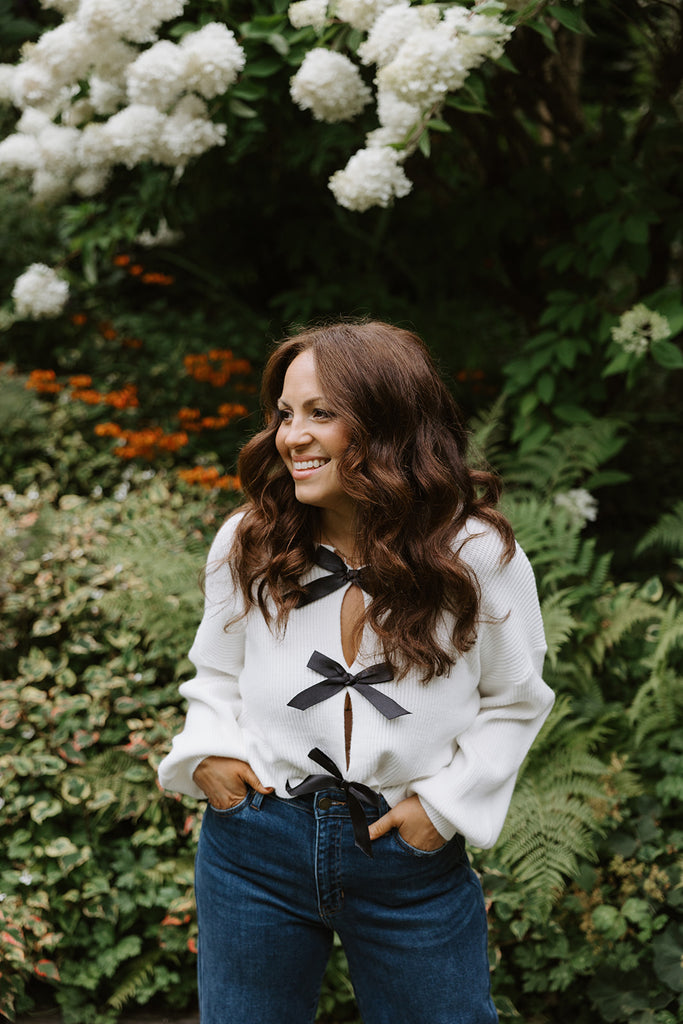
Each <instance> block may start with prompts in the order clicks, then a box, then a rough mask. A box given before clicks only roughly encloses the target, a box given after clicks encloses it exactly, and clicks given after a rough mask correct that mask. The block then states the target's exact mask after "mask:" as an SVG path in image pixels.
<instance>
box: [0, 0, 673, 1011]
mask: <svg viewBox="0 0 683 1024" xmlns="http://www.w3.org/2000/svg"><path fill="white" fill-rule="evenodd" d="M510 6H513V5H510ZM514 6H515V7H516V8H518V15H519V18H520V24H519V27H518V28H517V31H516V32H515V34H514V36H513V38H512V40H511V42H510V44H509V46H508V47H507V50H506V56H505V58H503V59H501V61H499V62H498V63H497V64H495V65H494V64H492V63H490V62H489V63H488V64H486V65H484V66H483V67H482V68H481V69H479V70H478V71H477V72H475V73H473V74H472V75H471V76H470V78H469V79H468V83H467V87H466V88H465V89H463V90H462V91H461V92H460V93H458V94H455V95H453V96H451V97H450V98H449V100H448V102H447V105H446V107H445V108H444V111H443V115H442V117H443V124H442V125H441V126H440V127H438V128H427V129H425V132H424V136H423V138H422V140H421V144H420V147H419V149H418V150H417V152H416V153H415V154H414V155H413V156H412V157H410V158H409V161H408V165H407V169H408V171H409V174H410V176H411V178H412V180H413V181H414V190H413V192H412V193H411V195H410V196H408V197H407V198H405V199H402V200H400V201H398V202H397V203H396V204H395V206H393V207H392V208H390V209H372V210H369V211H368V212H366V213H363V214H359V213H352V212H349V211H347V210H344V209H342V208H340V207H339V206H337V205H336V204H335V202H334V199H333V197H332V195H331V193H330V192H329V190H328V189H327V180H328V178H329V176H330V174H331V173H332V172H334V171H335V170H336V169H337V168H338V167H340V166H342V165H343V164H344V163H345V162H346V159H347V158H348V156H349V155H350V154H351V152H352V151H353V150H354V149H355V148H356V147H357V146H358V144H359V142H360V140H362V137H363V134H364V132H365V131H366V130H368V128H370V127H372V124H371V123H370V115H362V116H361V117H360V118H359V119H358V120H357V121H356V122H354V123H352V124H338V125H322V124H319V123H317V122H314V121H313V120H312V119H311V117H310V115H309V114H307V113H304V112H302V111H300V110H299V109H298V108H296V107H295V106H294V104H293V103H292V102H291V101H290V99H289V95H288V87H289V79H290V77H291V75H292V74H293V72H294V71H295V70H296V67H297V66H298V65H299V64H300V62H301V60H302V59H303V56H304V54H305V53H306V52H307V51H308V49H310V47H311V46H312V45H314V43H315V36H314V34H313V32H312V30H308V29H303V30H296V31H295V30H294V29H292V28H291V26H290V25H289V23H288V21H287V17H286V12H287V4H286V2H282V0H276V2H274V3H269V4H266V3H262V2H255V3H246V2H233V0H192V2H190V3H188V4H187V6H186V10H185V14H184V16H183V19H182V21H179V22H175V23H170V24H169V25H168V26H166V31H167V34H168V37H169V38H177V37H178V36H179V35H181V34H182V32H183V31H185V30H186V29H187V27H188V24H189V25H191V27H197V26H198V25H200V24H202V23H204V22H207V21H210V20H219V21H224V22H225V23H226V24H227V25H229V26H230V27H231V28H232V29H233V30H234V31H235V33H236V35H237V38H238V39H239V41H240V44H241V45H242V46H243V47H244V49H245V50H246V53H247V64H246V67H245V70H244V72H243V73H242V75H241V76H240V79H239V82H238V84H237V85H236V86H235V87H234V88H233V89H232V90H231V91H230V95H229V97H225V98H224V99H221V98H219V99H217V100H216V101H215V110H214V113H215V116H216V117H218V118H219V119H220V120H223V121H225V122H226V123H227V124H228V137H227V142H226V145H225V146H224V147H222V148H220V149H216V150H213V151H211V152H209V153H207V154H206V155H205V156H203V157H202V158H201V159H199V160H197V161H196V162H195V163H193V164H190V165H189V166H188V167H187V169H186V170H185V172H184V174H183V175H182V177H180V179H179V180H174V176H173V172H172V171H170V170H168V169H164V168H160V167H158V166H154V165H151V164H143V165H139V166H137V167H135V168H133V169H131V170H125V169H123V168H119V169H118V170H117V172H116V173H115V175H114V177H113V178H112V181H111V183H110V185H109V187H108V189H107V191H106V192H105V193H103V194H102V195H101V196H99V197H97V198H95V199H92V200H88V201H83V200H78V199H76V198H70V199H67V200H65V201H63V202H61V203H60V204H59V205H57V206H55V207H48V206H45V205H39V204H36V203H35V202H34V201H33V200H32V198H31V196H30V194H29V191H28V189H27V187H26V186H25V184H24V183H22V182H21V181H20V180H12V181H4V182H3V187H2V191H1V192H0V237H2V240H3V244H2V246H0V297H1V300H2V301H4V300H5V299H7V300H8V297H9V295H10V293H11V289H12V285H13V282H14V280H15V279H16V277H17V276H18V274H19V273H21V271H22V270H23V269H24V268H25V267H26V266H27V265H29V264H30V263H32V262H34V261H43V262H46V263H49V264H51V265H54V266H58V267H59V268H60V269H61V271H62V272H63V273H64V274H65V275H66V276H67V277H68V279H69V282H70V286H71V298H70V301H69V305H68V307H67V309H66V310H65V312H64V314H63V315H62V316H60V317H59V318H57V319H54V320H49V321H16V322H14V323H13V324H12V325H11V326H10V327H9V328H8V329H6V330H5V331H4V332H3V333H2V334H0V346H1V349H0V351H1V357H0V358H1V359H2V361H3V364H4V365H3V367H2V370H1V371H0V538H1V544H0V566H1V568H2V571H1V572H0V608H1V609H2V616H3V632H4V643H3V647H2V649H0V677H2V679H4V682H2V683H1V684H0V685H1V686H2V710H1V712H0V770H1V771H2V798H1V799H0V828H1V830H2V836H3V839H2V843H3V847H2V849H3V853H2V860H1V861H0V893H2V896H3V898H2V901H1V902H0V933H1V938H0V959H1V960H2V965H1V966H0V1013H2V1012H4V1013H5V1014H8V1015H9V1016H10V1017H11V1016H12V1015H13V1013H14V1012H16V1011H19V1012H28V1011H29V1010H31V1009H33V1008H35V1007H36V1006H39V1007H40V1006H51V1005H54V1002H55V1000H56V1002H57V1005H58V1006H59V1008H60V1012H61V1014H62V1017H63V1020H64V1022H65V1024H90V1022H92V1024H107V1022H113V1021H115V1020H117V1019H118V1017H119V1016H120V1014H121V1013H122V1012H123V1011H124V1010H125V1009H130V1008H131V1007H135V1006H156V1007H164V1008H166V1009H171V1010H172V1009H173V1008H185V1007H188V1006H189V1007H191V1006H192V1005H194V1002H193V1001H194V998H195V996H194V950H195V946H194V935H195V931H194V929H195V927H196V926H195V920H194V910H193V906H192V897H191V861H192V852H193V846H194V842H195V840H196V835H197V830H198V827H199V822H200V812H199V811H198V809H197V806H196V805H195V804H194V803H193V802H192V801H189V800H186V799H184V798H183V799H178V800H174V799H173V798H172V797H169V796H168V795H163V794H161V793H160V792H159V791H158V789H157V787H156V783H155V769H156V765H157V764H158V761H159V759H160V757H161V756H162V754H163V752H164V750H165V749H167V746H168V742H169V740H170V737H171V736H172V734H173V733H174V731H176V730H177V729H178V728H179V724H180V721H181V716H182V709H181V708H180V707H179V705H178V699H177V686H178V683H179V681H180V680H181V679H182V678H183V677H184V676H185V675H186V673H187V672H188V670H189V665H188V663H187V661H186V652H187V650H188V649H189V646H190V643H191V638H192V635H193V632H194V628H195V626H196V622H197V619H198V615H199V612H200V606H201V592H200V590H199V586H198V582H197V580H198V574H199V572H200V570H201V566H202V562H203V559H204V557H205V552H206V550H207V546H208V543H209V540H210V537H211V535H212V534H213V532H214V531H215V529H216V528H217V526H218V525H219V523H220V521H221V519H222V517H223V515H224V514H225V513H226V511H227V510H228V509H229V507H230V506H231V504H233V503H234V501H236V500H238V497H239V496H238V495H237V494H235V493H234V492H235V488H236V487H237V486H238V482H237V481H236V480H235V478H234V473H235V457H236V452H237V450H238V448H239V445H240V443H241V442H242V440H243V439H244V438H245V437H246V436H247V435H248V433H249V432H251V431H252V430H253V429H254V428H255V426H256V422H257V412H256V407H257V387H258V375H259V369H260V367H261V365H262V363H263V360H264V358H265V356H266V354H267V352H268V350H269V348H270V345H271V343H272V342H273V341H274V340H276V339H278V338H279V337H281V336H282V335H283V334H284V333H286V332H287V331H289V330H291V329H292V328H294V327H296V325H298V324H303V323H308V322H310V321H311V320H315V319H317V318H337V317H340V316H364V315H370V316H373V317H379V318H385V319H387V320H390V321H391V322H393V323H397V324H400V325H402V326H408V327H412V328H414V329H416V330H417V331H418V333H420V334H421V335H422V336H423V337H424V338H425V340H426V341H427V342H428V344H429V345H430V347H431V349H432V351H433V352H434V353H435V355H436V356H437V358H438V360H439V362H440V364H441V366H442V368H443V370H444V372H445V373H446V375H447V376H448V378H449V379H450V381H451V382H452V385H453V388H454V391H455V394H456V397H457V398H458V400H459V402H460V403H461V405H462V407H463V409H464V410H465V412H466V414H467V415H468V417H469V418H470V421H471V424H472V435H473V436H472V440H473V450H474V451H476V452H478V453H479V457H482V458H483V457H485V458H486V459H488V461H489V463H490V464H491V465H493V466H494V467H495V468H496V469H497V470H499V471H500V472H501V473H502V474H503V476H504V478H505V480H506V481H507V498H506V510H507V512H508V514H509V515H510V517H511V519H512V521H513V524H514V525H515V528H516V531H517V534H518V537H519V539H520V542H521V543H522V545H523V546H524V547H525V549H526V550H527V552H528V554H529V556H530V558H531V560H532V563H533V565H534V568H535V571H536V574H537V579H538V582H539V590H540V594H541V598H542V602H543V611H544V619H545V622H546V628H547V631H548V636H549V644H550V652H549V658H548V673H547V676H548V681H549V682H550V684H551V685H552V686H554V688H555V689H556V690H557V692H558V695H559V699H558V704H557V708H556V710H555V711H554V713H553V716H552V718H551V719H550V721H549V723H548V725H547V727H546V729H545V731H544V733H543V734H542V736H541V738H540V740H539V742H538V744H537V746H536V747H535V749H534V751H533V752H532V755H531V756H530V758H529V760H528V762H527V764H526V766H525V769H524V772H523V774H522V776H521V779H520V784H519V787H518V790H517V794H516V796H515V802H514V805H513V809H512V811H511V814H510V818H509V821H508V824H507V827H506V831H505V833H504V835H503V837H502V839H501V841H500V843H499V844H498V846H497V847H496V848H495V849H494V850H493V851H491V852H488V853H485V854H484V853H477V852H475V855H474V856H475V864H476V866H477V868H478V870H480V871H481V873H482V879H483V883H484V888H485V891H486V894H487V899H488V902H489V914H490V922H491V948H492V968H493V974H492V978H493V985H494V994H495V997H496V1002H497V1005H498V1007H499V1012H500V1015H501V1019H502V1020H510V1021H514V1020H523V1021H525V1022H526V1024H545V1022H552V1024H569V1022H572V1024H573V1022H574V1021H576V1020H581V1021H583V1022H586V1024H602V1022H603V1021H606V1022H616V1024H676V1022H677V1021H679V1020H680V1019H681V1013H683V1008H682V1004H681V992H682V991H683V977H682V974H681V954H682V953H683V913H682V908H681V901H682V899H683V897H682V896H681V893H682V892H683V889H682V887H681V853H680V850H681V826H680V818H679V812H678V810H677V808H678V807H679V806H680V798H681V796H682V795H683V787H682V784H681V778H682V777H683V774H682V771H681V769H682V768H683V744H682V742H681V728H680V726H681V703H682V696H681V687H680V668H681V639H682V638H683V612H682V609H681V558H682V556H683V521H682V518H681V511H682V509H681V487H680V480H681V475H680V461H681V451H680V441H679V437H680V412H679V410H680V406H681V383H680V381H681V374H680V369H681V366H683V356H682V355H681V351H680V332H681V330H682V329H683V303H682V293H681V278H682V274H683V231H682V228H683V205H682V204H681V201H680V200H681V195H682V194H683V187H682V186H683V181H682V178H683V133H682V132H681V120H682V118H683V89H682V79H683V4H681V3H680V2H679V0H670V2H649V0H620V2H619V3H616V2H614V0H593V2H592V3H590V4H586V5H585V6H584V5H581V4H575V3H572V2H560V3H557V4H554V5H553V4H547V3H544V2H536V3H529V4H524V3H519V4H516V5H514ZM58 22H59V18H58V17H57V15H56V14H55V12H54V11H45V10H43V9H42V8H41V7H40V5H39V4H38V3H37V2H36V0H23V2H9V0H0V61H4V62H9V63H12V62H14V61H16V60H17V58H18V53H19V48H20V46H21V45H22V44H23V43H24V42H25V41H26V40H30V39H36V38H37V37H38V36H39V34H40V32H41V31H43V30H44V29H45V28H47V27H50V26H53V25H55V24H57V23H58ZM340 45H341V44H340ZM343 45H345V46H347V47H348V48H349V49H350V50H353V49H354V47H355V46H357V45H358V39H356V38H354V35H353V33H350V34H348V35H347V36H346V37H345V38H344V40H343ZM15 121H16V111H13V110H12V109H11V108H5V109H3V110H1V111H0V131H1V132H2V133H4V134H6V133H10V132H11V131H12V130H13V126H14V123H15ZM161 221H165V222H166V223H167V224H168V225H169V227H170V228H171V229H172V230H173V231H177V232H180V233H181V238H180V240H179V241H177V242H176V243H175V244H173V245H169V246H156V247H154V248H149V247H146V246H144V245H142V244H140V242H139V241H136V239H138V237H139V235H140V233H141V232H142V231H151V232H155V231H156V230H157V228H158V225H159V223H160V222H161ZM637 303H644V304H645V305H646V306H647V307H648V308H649V309H651V310H653V311H658V312H660V313H661V314H662V315H665V316H666V317H667V319H668V322H669V325H670V328H671V335H670V338H669V339H667V340H665V341H659V342H652V344H650V345H649V346H648V349H647V351H645V352H640V353H634V352H631V353H629V352H626V351H624V349H623V348H620V347H619V345H618V344H617V343H616V342H615V340H614V339H613V337H612V334H611V330H612V328H613V327H614V326H615V325H616V324H617V323H618V321H619V318H620V316H621V315H622V314H623V313H624V312H626V311H627V310H629V309H630V308H632V307H633V306H634V305H635V304H637ZM7 308H9V305H8V307H7ZM576 491H579V492H580V493H581V495H583V497H582V499H581V500H582V501H584V506H583V507H584V511H585V509H586V508H588V509H589V510H591V508H592V512H591V514H593V513H595V518H590V517H588V516H587V515H585V514H584V515H582V514H581V512H580V510H579V511H578V512H577V510H576V507H575V506H571V502H570V503H569V505H568V504H567V501H566V496H567V494H570V493H572V492H576ZM586 495H588V499H594V502H595V501H596V502H597V506H595V504H594V502H593V506H591V505H590V501H589V505H588V506H586V505H585V500H586ZM558 497H560V498H561V499H564V500H560V502H558V501H557V500H556V499H557V498H558ZM320 1014H321V1019H324V1020H326V1021H343V1020H356V1019H357V1011H356V1008H355V1004H354V1002H353V996H352V992H351V991H350V988H349V984H348V978H347V975H346V972H345V968H344V961H343V955H342V954H341V951H339V950H337V951H336V953H335V957H334V959H333V961H332V963H331V965H330V970H329V972H328V976H327V978H326V982H325V987H324V991H323V996H322V999H321V1009H320Z"/></svg>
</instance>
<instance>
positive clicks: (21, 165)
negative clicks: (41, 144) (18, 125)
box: [0, 132, 40, 177]
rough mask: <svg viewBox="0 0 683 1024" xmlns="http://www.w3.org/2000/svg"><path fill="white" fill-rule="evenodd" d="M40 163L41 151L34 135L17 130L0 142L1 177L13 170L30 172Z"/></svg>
mask: <svg viewBox="0 0 683 1024" xmlns="http://www.w3.org/2000/svg"><path fill="white" fill-rule="evenodd" d="M39 164H40V151H39V149H38V143H37V142H36V140H35V139H34V138H33V136H31V135H23V134H22V133H20V132H17V133H16V134H15V135H8V136H7V138H5V139H3V140H2V142H0V177H5V176H7V175H8V174H10V173H12V172H13V171H19V172H21V173H29V172H31V171H35V170H37V168H38V166H39Z"/></svg>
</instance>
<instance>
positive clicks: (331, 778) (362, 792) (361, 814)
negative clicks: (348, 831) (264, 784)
mask: <svg viewBox="0 0 683 1024" xmlns="http://www.w3.org/2000/svg"><path fill="white" fill-rule="evenodd" d="M308 756H309V757H310V759H311V761H315V763H316V764H319V765H320V767H321V768H325V769H326V771H328V772H329V775H309V776H308V777H307V778H305V779H304V781H303V782H300V783H299V785H298V786H294V787H292V786H290V784H289V782H287V783H286V787H285V788H286V790H287V792H288V793H289V795H290V796H305V795H306V794H307V793H317V792H318V790H320V789H329V788H330V784H332V785H333V786H334V787H335V788H336V789H341V790H342V791H343V792H344V795H345V797H346V802H347V804H348V808H349V815H350V817H351V824H352V825H353V839H354V844H355V845H356V846H357V847H358V849H359V850H362V851H363V853H365V854H366V855H367V856H368V857H372V856H373V853H372V843H371V841H370V832H369V831H368V821H367V818H366V817H365V811H364V810H363V804H367V805H368V806H369V807H376V808H377V810H380V806H381V805H380V798H379V793H375V791H374V789H370V787H369V786H365V785H363V783H362V782H347V780H346V779H344V778H342V773H341V772H340V771H339V769H338V768H337V766H336V764H335V763H334V761H333V760H332V758H331V757H328V756H327V754H324V753H323V751H322V750H320V749H319V748H318V747H314V748H313V750H309V752H308Z"/></svg>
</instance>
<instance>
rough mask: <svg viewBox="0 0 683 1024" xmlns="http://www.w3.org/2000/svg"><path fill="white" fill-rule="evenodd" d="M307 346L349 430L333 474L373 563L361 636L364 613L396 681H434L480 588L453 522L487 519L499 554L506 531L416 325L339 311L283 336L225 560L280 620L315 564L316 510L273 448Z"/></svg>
mask: <svg viewBox="0 0 683 1024" xmlns="http://www.w3.org/2000/svg"><path fill="white" fill-rule="evenodd" d="M304 351H310V352H312V354H313V358H314V360H315V366H316V370H317V374H318V379H319V381H320V384H321V386H322V390H323V394H324V397H325V400H326V402H327V403H328V404H329V407H330V409H331V410H332V411H333V412H334V413H335V415H336V416H338V417H339V418H340V419H341V420H342V421H343V422H344V423H345V424H346V426H347V427H348V430H349V433H350V440H349V444H348V448H347V449H346V451H345V452H344V453H343V454H342V456H341V457H340V458H339V461H338V474H339V479H340V481H341V484H342V487H343V488H344V490H345V491H346V492H347V493H348V495H349V496H350V497H351V498H352V499H353V500H354V501H355V503H356V506H357V510H358V515H357V517H356V518H357V524H358V526H357V530H358V535H357V538H356V551H357V554H358V556H359V558H360V561H361V564H363V565H365V566H368V567H369V573H370V578H369V581H370V586H369V590H370V591H371V594H372V597H371V600H370V602H369V605H368V607H367V609H366V612H365V616H364V618H363V619H362V621H361V622H360V623H359V626H358V635H360V632H361V631H362V629H363V627H364V626H365V625H366V624H367V625H368V626H369V627H370V628H371V629H372V630H373V631H374V632H375V633H376V634H377V636H378V637H379V638H380V640H381V642H382V644H383V646H384V653H385V657H386V659H387V661H389V662H390V663H391V664H392V666H393V667H394V669H395V671H396V672H397V676H398V678H400V677H401V676H403V675H405V673H406V672H407V671H408V669H409V668H410V667H411V666H415V667H417V668H418V669H420V670H421V673H422V677H423V679H424V681H428V680H429V679H430V678H431V677H432V676H434V675H441V674H444V673H445V672H447V671H448V670H449V669H450V668H451V666H452V665H453V664H454V662H455V660H456V658H457V656H458V655H459V654H461V653H463V652H465V651H467V650H468V649H469V648H470V647H471V646H472V644H473V643H474V641H475V639H476V632H477V621H478V611H479V602H480V593H479V587H478V583H477V580H476V578H475V576H474V574H473V573H472V571H471V570H470V569H469V568H468V566H467V565H466V564H465V562H464V561H463V559H462V557H461V556H460V551H459V548H460V547H462V542H461V541H460V542H458V541H457V540H456V538H457V536H458V533H459V531H460V530H461V529H462V527H463V525H464V524H465V521H466V520H467V519H470V518H472V517H473V518H475V519H478V520H480V521H481V522H482V524H483V523H486V524H489V525H490V526H492V527H493V528H494V529H495V530H496V531H497V532H498V533H499V535H500V537H501V540H502V551H503V555H502V560H503V561H506V560H509V559H510V558H511V557H512V554H513V552H514V536H513V532H512V527H511V526H510V524H509V523H508V521H507V520H506V519H505V518H504V516H503V515H502V514H501V513H500V512H497V511H496V510H495V507H494V506H495V504H496V503H497V501H498V499H499V497H500V483H499V481H498V480H497V479H496V477H495V476H493V475H492V474H491V473H487V472H482V471H477V470H474V469H472V468H470V467H469V466H468V465H467V462H466V450H467V434H466V432H465V429H464V426H463V423H462V419H461V416H460V413H459V411H458V409H457V406H456V405H455V402H454V400H453V398H452V396H451V394H450V392H449V391H448V389H447V388H446V386H445V384H444V383H443V381H442V380H441V378H440V377H439V375H438V373H437V371H436V369H435V366H434V364H433V362H432V360H431V358H430V355H429V353H428V351H427V349H426V347H425V345H424V344H423V342H422V341H421V340H420V338H418V336H417V335H416V334H413V333H411V332H410V331H406V330H402V329H400V328H397V327H392V326H390V325H388V324H385V323H380V322H377V321H366V322H348V323H347V322H344V323H335V324H330V325H327V326H321V327H313V328H311V329H309V330H305V331H303V332H302V333H300V334H297V335H296V336H294V337H291V338H288V339H286V340H285V341H283V342H281V343H280V344H279V345H278V346H277V348H276V349H275V351H274V352H273V354H272V355H271V357H270V359H269V360H268V362H267V364H266V368H265V371H264V375H263V384H262V396H261V397H262V403H263V408H264V413H265V424H266V425H265V427H264V429H263V430H261V431H260V432H259V433H258V434H256V435H255V436H254V437H253V438H252V439H251V440H250V441H249V442H248V443H247V444H246V445H245V446H244V448H243V449H242V452H241V454H240V458H239V474H240V477H241V480H242V487H243V490H244V492H245V495H246V502H245V504H244V505H243V506H242V509H243V510H245V515H244V517H243V518H242V520H241V522H240V523H239V526H238V528H237V531H236V539H235V545H234V548H233V550H232V552H231V555H230V557H229V562H230V566H231V569H232V573H233V577H234V580H235V583H236V585H237V586H239V588H240V589H241V591H242V594H243V595H244V599H245V602H246V607H247V608H249V607H252V606H258V607H259V608H260V609H261V612H262V613H263V615H264V616H265V617H266V620H267V621H269V622H270V620H271V619H272V618H273V616H272V614H271V612H270V611H269V608H268V604H267V598H268V597H270V598H271V599H272V602H273V603H274V607H275V615H276V626H277V628H279V629H280V630H283V629H285V628H286V623H287V619H288V617H289V614H290V613H291V611H292V609H293V608H294V607H295V606H296V603H297V599H298V596H299V594H301V592H302V587H301V584H300V582H299V581H300V578H301V576H302V574H303V573H305V572H306V571H307V570H308V569H310V568H311V566H312V564H313V555H314V551H315V547H316V545H317V543H318V542H319V540H320V536H319V521H318V510H317V509H316V508H315V507H313V506H311V505H304V504H302V503H300V502H299V501H297V499H296V497H295V494H294V483H293V480H292V477H291V475H290V473H289V471H288V470H287V469H286V468H285V465H284V463H283V462H282V460H281V458H280V456H279V454H278V452H277V449H276V447H275V435H276V433H277V429H278V426H279V424H280V417H279V414H278V411H277V402H278V399H279V398H280V395H281V393H282V388H283V383H284V378H285V373H286V372H287V368H288V367H289V364H290V363H291V362H292V360H293V359H295V358H296V356H298V355H299V354H300V353H301V352H304ZM271 608H272V605H271ZM443 613H451V615H452V616H453V620H452V621H453V629H452V635H451V637H450V643H448V644H444V642H443V640H440V639H439V637H438V635H437V627H438V626H439V624H440V623H441V622H443V621H444V620H443V618H442V616H443ZM295 614H296V613H295Z"/></svg>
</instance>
